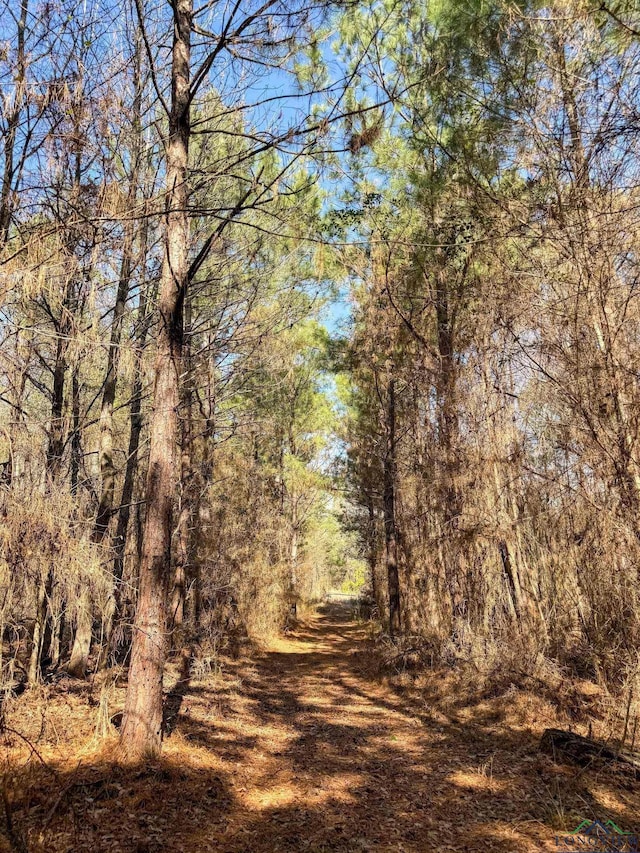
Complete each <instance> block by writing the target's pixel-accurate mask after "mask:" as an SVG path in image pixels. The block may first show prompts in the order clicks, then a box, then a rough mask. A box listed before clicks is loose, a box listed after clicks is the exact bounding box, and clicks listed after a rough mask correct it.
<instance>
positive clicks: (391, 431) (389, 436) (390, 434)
mask: <svg viewBox="0 0 640 853" xmlns="http://www.w3.org/2000/svg"><path fill="white" fill-rule="evenodd" d="M393 370H394V368H393V365H392V366H391V371H392V372H391V375H390V377H389V381H388V384H387V418H386V420H387V423H386V448H385V454H384V472H383V481H384V482H383V500H382V504H383V514H384V537H385V545H386V563H387V583H388V585H389V634H390V635H391V636H392V637H394V636H395V635H396V634H397V633H398V632H399V631H400V576H399V572H398V531H397V528H396V515H395V500H396V497H395V489H396V382H395V377H394V375H393Z"/></svg>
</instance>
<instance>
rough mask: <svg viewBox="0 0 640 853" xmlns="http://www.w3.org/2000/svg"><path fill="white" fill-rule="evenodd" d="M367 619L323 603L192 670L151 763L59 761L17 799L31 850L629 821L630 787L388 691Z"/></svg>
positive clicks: (470, 840) (378, 840)
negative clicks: (255, 642)
mask: <svg viewBox="0 0 640 853" xmlns="http://www.w3.org/2000/svg"><path fill="white" fill-rule="evenodd" d="M365 634H366V631H365V629H364V627H363V626H362V625H359V624H357V623H356V622H354V621H353V620H352V614H351V606H350V605H349V604H340V603H334V604H331V605H330V606H327V607H326V608H325V609H324V610H323V611H321V612H320V613H319V614H317V616H316V617H314V618H313V619H312V620H310V621H309V623H308V624H304V625H300V626H299V628H298V630H296V631H295V632H293V633H292V634H290V635H289V636H287V637H284V638H282V639H278V640H277V641H275V642H274V644H273V646H272V647H271V648H270V650H269V651H267V652H264V653H262V654H260V655H258V656H257V657H255V658H253V659H250V660H249V659H244V660H240V661H236V662H232V661H227V662H226V663H225V665H224V667H223V671H222V672H219V673H218V674H217V675H216V676H215V677H213V676H210V677H208V678H203V679H201V680H199V681H198V680H196V679H193V678H192V679H191V681H190V683H189V684H188V687H186V689H185V691H184V692H183V694H182V695H181V702H180V705H179V708H176V715H175V716H174V718H173V719H172V733H171V736H170V737H169V738H168V740H167V741H166V745H165V750H164V754H163V758H162V761H161V762H160V763H158V764H155V765H153V766H150V767H148V768H145V769H143V770H139V771H138V772H137V774H136V773H133V771H130V770H125V769H123V768H119V767H117V766H115V765H113V764H109V762H108V761H107V760H104V761H103V762H100V761H99V760H96V759H94V760H93V761H92V764H91V767H90V768H87V770H86V771H85V772H84V773H80V775H78V772H77V771H76V775H75V776H74V775H73V774H72V773H70V772H69V773H67V775H66V777H65V775H64V774H65V771H63V770H58V771H57V772H58V774H59V775H58V784H62V785H66V786H67V787H68V791H69V793H68V795H66V796H65V797H63V799H62V801H61V803H60V805H59V806H57V807H56V809H55V810H54V812H53V814H52V815H51V816H49V813H50V811H51V805H50V803H51V799H50V798H49V799H47V798H46V797H44V796H43V804H42V805H39V803H38V799H37V797H36V798H35V802H34V801H33V799H32V801H31V802H30V803H29V804H27V814H28V817H26V818H25V817H23V815H24V809H23V806H24V803H23V802H22V801H18V803H17V806H16V813H15V814H16V818H17V820H20V819H23V820H25V821H26V823H27V824H28V825H29V827H31V828H30V829H29V833H28V834H29V839H30V840H31V842H32V843H31V847H30V849H32V850H34V851H39V850H47V851H61V850H65V851H74V853H75V851H84V850H91V851H92V853H101V851H103V850H104V851H109V853H118V851H127V853H129V851H131V853H160V851H181V853H182V851H184V853H198V851H219V853H280V851H282V853H304V851H311V853H324V851H337V853H357V851H381V853H382V851H385V852H386V851H398V853H402V851H404V853H431V851H433V853H436V851H438V853H440V851H455V853H463V851H496V853H529V851H530V852H531V853H533V851H541V850H549V851H552V850H558V849H559V848H558V846H557V845H556V842H555V836H556V833H557V831H558V827H565V828H566V826H565V825H569V824H571V820H572V818H573V816H574V815H579V816H582V817H588V818H596V817H603V816H606V817H610V818H613V819H614V820H615V821H616V822H617V823H619V824H621V825H623V826H625V827H626V828H628V829H632V828H633V827H632V826H630V825H629V824H630V823H631V824H632V823H633V822H634V821H633V818H634V814H633V811H632V809H633V803H634V802H635V803H637V791H634V790H633V789H632V788H633V786H631V788H629V786H628V784H627V788H628V790H625V789H624V784H625V783H624V782H622V783H621V782H620V781H619V780H618V781H617V782H616V781H615V780H614V781H613V782H612V781H611V780H610V779H609V780H607V779H605V778H600V777H599V778H596V779H595V780H593V779H591V780H589V781H587V779H586V778H578V780H577V781H576V778H575V771H572V770H570V769H568V768H562V767H557V766H556V765H553V764H552V762H551V761H550V760H549V759H547V758H545V757H543V756H540V755H539V754H538V752H537V748H536V746H537V737H536V736H534V735H532V734H529V733H527V731H526V730H524V729H518V730H515V729H513V728H509V726H507V725H505V724H501V722H500V720H496V717H495V714H487V712H486V708H484V707H483V706H482V705H478V707H477V708H475V709H469V708H466V709H464V713H463V714H457V713H445V712H443V711H442V709H439V708H437V707H435V706H434V705H431V704H429V703H428V701H427V700H426V699H425V698H424V697H423V698H420V697H415V696H414V697H409V696H406V695H403V694H398V693H396V692H394V690H392V689H391V688H390V687H388V686H386V685H385V684H383V683H382V682H381V681H380V680H379V679H377V678H375V677H374V675H372V674H371V670H370V653H369V649H368V647H367V642H366V637H365ZM74 779H75V782H74ZM92 786H93V787H92ZM43 790H44V783H43ZM62 790H64V788H63V789H62ZM87 791H88V792H89V793H88V794H87ZM87 801H89V802H87ZM45 819H46V820H47V826H46V830H45V832H44V834H43V832H42V823H43V820H45Z"/></svg>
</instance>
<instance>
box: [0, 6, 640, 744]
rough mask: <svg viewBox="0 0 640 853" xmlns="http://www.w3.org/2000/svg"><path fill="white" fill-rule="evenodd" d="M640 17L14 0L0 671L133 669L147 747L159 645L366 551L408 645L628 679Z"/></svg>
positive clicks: (1, 395)
mask: <svg viewBox="0 0 640 853" xmlns="http://www.w3.org/2000/svg"><path fill="white" fill-rule="evenodd" d="M637 18H638V10H637V9H636V8H635V6H634V5H633V4H630V3H626V2H624V0H622V2H616V3H615V4H612V5H610V6H607V5H606V4H600V5H597V4H590V3H587V2H578V0H567V2H558V3H555V4H538V3H531V4H529V3H520V2H518V3H507V2H491V3H485V2H482V3H480V2H478V3H470V4H465V7H464V8H459V7H458V5H457V4H453V3H447V2H430V3H429V4H427V5H426V6H424V5H423V4H417V3H414V2H412V0H360V2H357V3H353V2H346V3H335V4H334V3H320V2H308V3H306V2H301V3H300V4H298V5H294V6H291V4H284V3H282V2H280V0H264V2H262V3H261V2H259V0H258V2H247V3H242V2H238V3H235V4H231V5H229V6H222V5H221V4H219V3H216V2H205V3H203V4H202V5H195V4H193V2H192V0H172V2H166V3H162V4H159V5H152V4H149V3H147V2H145V0H130V1H129V0H118V2H112V0H101V2H97V0H96V2H94V3H92V4H88V5H87V4H78V3H76V2H75V0H62V2H60V3H57V4H52V3H46V4H36V3H35V2H34V0H21V3H20V4H19V6H16V4H14V3H6V4H5V5H4V7H3V10H2V44H1V45H0V81H1V85H2V95H3V100H2V109H1V115H0V122H1V127H2V148H1V150H2V157H1V158H0V263H1V264H2V272H1V279H0V280H1V282H2V289H1V291H0V293H1V303H0V305H1V311H2V315H1V316H2V319H1V322H0V334H1V335H2V342H1V343H2V346H1V350H0V359H1V361H2V378H1V384H0V457H1V458H0V461H1V462H2V469H1V477H2V485H1V496H0V512H1V513H2V538H1V540H0V549H1V552H0V587H1V596H0V623H1V625H0V632H1V634H2V637H3V645H2V658H1V663H2V672H1V677H2V681H3V685H4V689H5V690H7V691H11V690H16V689H17V688H18V686H20V685H25V684H33V683H36V682H38V681H39V680H41V679H43V678H48V677H50V676H51V674H52V673H55V672H58V671H60V670H62V669H64V670H65V671H66V672H67V673H68V674H69V675H71V676H74V677H79V678H83V677H86V676H87V674H88V673H89V672H93V671H110V670H112V669H113V670H114V671H116V670H118V671H119V668H122V667H124V668H126V669H127V671H128V684H129V686H128V690H127V699H126V707H125V712H124V719H123V724H122V727H121V744H122V750H123V754H125V755H127V756H128V757H131V758H134V759H135V758H139V757H140V756H143V755H146V754H150V753H151V754H152V753H155V752H158V751H159V750H160V748H161V741H162V711H163V672H164V667H165V661H166V657H167V654H169V653H170V652H171V650H172V649H175V648H178V647H180V646H181V645H184V644H185V643H186V644H189V645H190V647H191V648H192V649H193V648H194V647H195V646H196V645H198V646H199V648H200V649H201V651H202V653H203V654H204V653H205V651H203V650H206V648H209V649H211V648H215V647H217V644H219V643H220V642H224V641H225V638H229V637H230V636H232V635H233V634H234V632H236V631H237V630H238V629H239V628H241V629H242V630H244V631H248V632H249V633H250V634H251V633H253V634H255V635H264V634H265V633H268V632H269V631H273V630H277V629H278V628H280V627H281V626H282V625H283V623H284V621H285V619H286V614H287V611H288V608H289V606H290V604H291V603H292V602H294V601H296V600H299V599H300V598H304V599H308V600H312V599H318V598H320V597H321V596H322V594H323V593H324V591H325V590H326V589H327V587H328V586H329V585H332V584H336V583H342V582H345V583H351V584H352V585H357V584H358V583H360V582H361V580H362V578H363V575H364V571H365V566H366V567H367V569H366V570H367V574H368V583H369V584H370V586H371V591H372V594H373V597H374V599H375V601H376V604H377V608H378V615H379V618H380V620H381V622H382V623H384V625H385V628H386V630H387V631H388V633H389V635H390V636H391V638H392V639H393V641H394V643H396V644H398V645H399V646H402V644H403V643H404V642H405V641H406V640H407V639H408V641H409V645H410V646H411V647H412V648H413V647H415V645H416V641H418V644H419V646H420V647H421V648H422V649H423V650H425V652H426V653H427V656H428V658H429V659H430V660H432V661H433V660H434V659H439V660H447V661H455V660H458V659H471V660H474V659H479V658H482V659H483V660H485V661H486V660H494V659H495V660H496V661H505V660H506V661H509V660H510V661H512V663H513V665H514V666H517V667H519V668H521V669H527V670H529V671H531V672H533V671H534V670H535V668H536V666H538V665H539V661H540V660H541V659H544V660H547V661H553V662H554V664H555V665H557V666H559V667H561V668H566V670H570V671H572V672H576V673H578V674H580V675H583V676H587V677H592V678H594V679H599V680H601V681H602V682H603V683H605V684H606V685H608V686H609V687H610V688H612V689H613V688H615V689H621V688H622V687H623V686H625V687H628V688H629V690H630V691H633V690H636V687H635V685H636V684H637V680H638V678H639V677H640V676H639V672H640V670H639V669H638V653H637V650H638V630H639V615H638V614H639V613H640V610H639V602H638V582H637V580H638V577H637V573H638V569H637V561H638V556H639V555H638V547H639V538H640V532H639V531H640V528H639V526H638V502H639V500H640V469H639V467H638V465H639V460H638V439H639V434H638V429H639V421H638V412H639V402H640V401H639V399H638V393H639V392H638V379H637V371H636V369H635V367H634V365H635V362H636V360H637V353H636V350H637V347H638V344H637V338H638V335H637V326H638V312H637V311H636V301H637V300H636V296H637V293H636V291H637V269H638V259H637V248H636V242H637V234H638V227H637V226H638V223H637V217H638V214H637V205H636V204H635V197H636V194H637V185H638V182H637V177H638V151H637V146H638V142H637V139H638V133H637V124H638V115H639V112H638V110H639V105H638V99H637V91H638V85H637V84H638V80H637V77H638V70H637V69H638V67H639V66H638V62H637V60H638V34H639V27H640V23H639V22H638V20H637ZM345 294H347V295H346V296H345ZM344 302H348V305H349V318H348V320H347V322H346V323H344V324H343V326H342V327H341V325H340V323H339V322H337V321H336V319H335V316H334V315H335V311H336V306H339V305H340V304H341V303H344ZM636 692H637V691H636Z"/></svg>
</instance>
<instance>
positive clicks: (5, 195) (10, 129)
mask: <svg viewBox="0 0 640 853" xmlns="http://www.w3.org/2000/svg"><path fill="white" fill-rule="evenodd" d="M28 8H29V3H28V0H22V2H21V4H20V18H19V19H18V52H17V57H16V72H15V76H14V96H13V105H12V106H11V108H10V109H9V114H8V116H7V121H6V125H5V128H4V133H3V138H4V173H3V175H2V185H1V186H0V248H2V247H3V246H4V245H5V243H6V242H7V239H8V237H9V228H10V225H11V214H12V212H13V205H12V196H13V192H14V190H15V189H16V187H15V184H14V180H15V178H16V174H17V173H19V171H20V168H19V167H18V168H16V164H15V160H16V150H15V149H16V137H17V134H18V128H19V126H20V113H21V110H22V103H23V100H24V96H25V92H26V84H27V80H26V77H27V72H26V68H27V66H26V56H27V55H26V49H25V29H26V27H27V14H28Z"/></svg>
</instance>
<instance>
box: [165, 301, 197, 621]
mask: <svg viewBox="0 0 640 853" xmlns="http://www.w3.org/2000/svg"><path fill="white" fill-rule="evenodd" d="M182 364H183V368H184V369H183V376H184V379H183V384H182V394H181V397H182V406H181V420H180V428H181V454H180V468H181V481H182V489H181V493H180V517H179V519H178V529H177V553H176V567H175V573H174V577H173V590H172V593H171V624H170V628H171V630H172V631H173V630H174V629H179V628H180V627H181V626H182V623H183V622H184V604H185V596H186V591H187V579H188V573H189V571H190V564H191V555H192V553H193V542H192V538H193V537H192V527H193V517H194V510H195V506H194V504H195V493H194V492H195V489H194V485H195V483H194V478H195V472H194V470H193V447H192V442H193V372H192V364H191V298H190V296H189V294H188V293H186V294H185V301H184V343H183V353H182Z"/></svg>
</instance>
